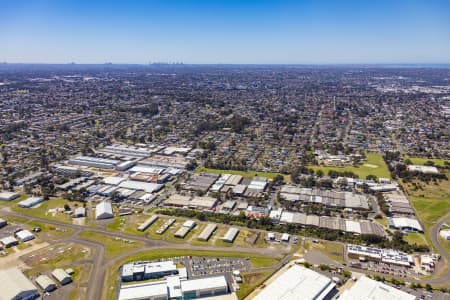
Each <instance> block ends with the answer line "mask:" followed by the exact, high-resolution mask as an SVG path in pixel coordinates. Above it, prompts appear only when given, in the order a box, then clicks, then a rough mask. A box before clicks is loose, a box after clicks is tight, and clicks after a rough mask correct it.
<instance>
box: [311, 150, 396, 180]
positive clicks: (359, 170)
mask: <svg viewBox="0 0 450 300" xmlns="http://www.w3.org/2000/svg"><path fill="white" fill-rule="evenodd" d="M366 157H367V162H364V163H362V165H361V166H359V167H354V166H345V167H325V166H308V167H309V168H311V169H313V170H314V171H317V170H322V171H323V172H324V173H325V175H328V172H329V171H330V170H333V171H338V172H344V171H351V172H353V173H355V174H357V175H358V176H359V178H366V177H367V175H375V176H377V177H378V178H391V174H390V172H389V169H388V167H387V165H386V163H385V162H384V160H383V156H382V155H381V154H378V153H366Z"/></svg>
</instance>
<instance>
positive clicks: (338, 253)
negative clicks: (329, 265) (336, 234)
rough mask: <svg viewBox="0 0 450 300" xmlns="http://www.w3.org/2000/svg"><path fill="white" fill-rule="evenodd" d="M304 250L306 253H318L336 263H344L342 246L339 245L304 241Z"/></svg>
mask: <svg viewBox="0 0 450 300" xmlns="http://www.w3.org/2000/svg"><path fill="white" fill-rule="evenodd" d="M305 249H306V250H308V251H312V250H315V251H320V252H322V253H323V254H325V255H326V256H327V257H328V258H329V259H331V260H334V261H337V262H339V263H343V262H344V257H343V256H344V246H343V245H342V244H340V243H337V242H328V241H321V242H319V243H314V242H311V241H306V242H305Z"/></svg>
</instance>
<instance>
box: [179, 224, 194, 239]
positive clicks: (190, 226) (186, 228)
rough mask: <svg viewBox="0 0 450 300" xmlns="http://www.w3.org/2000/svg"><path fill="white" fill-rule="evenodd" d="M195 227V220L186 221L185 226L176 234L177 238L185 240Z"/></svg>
mask: <svg viewBox="0 0 450 300" xmlns="http://www.w3.org/2000/svg"><path fill="white" fill-rule="evenodd" d="M195 225H197V224H196V223H195V221H193V220H187V221H185V222H184V223H183V226H182V227H181V228H180V229H179V230H178V231H177V232H176V233H175V237H177V238H182V239H183V238H184V237H185V236H186V235H187V234H188V233H189V231H191V230H192V229H193V228H194V227H195Z"/></svg>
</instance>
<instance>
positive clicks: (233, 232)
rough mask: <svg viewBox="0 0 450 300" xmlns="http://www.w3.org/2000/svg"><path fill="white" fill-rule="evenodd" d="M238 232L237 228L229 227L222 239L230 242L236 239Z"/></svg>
mask: <svg viewBox="0 0 450 300" xmlns="http://www.w3.org/2000/svg"><path fill="white" fill-rule="evenodd" d="M238 234H239V229H237V228H234V227H231V228H230V229H228V231H227V233H226V234H225V236H224V237H223V241H224V242H227V243H232V242H234V240H235V239H236V237H237V235H238Z"/></svg>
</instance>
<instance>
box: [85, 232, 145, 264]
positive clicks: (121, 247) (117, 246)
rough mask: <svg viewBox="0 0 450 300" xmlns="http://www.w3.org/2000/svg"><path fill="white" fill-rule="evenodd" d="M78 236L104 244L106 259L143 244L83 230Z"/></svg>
mask: <svg viewBox="0 0 450 300" xmlns="http://www.w3.org/2000/svg"><path fill="white" fill-rule="evenodd" d="M79 237H80V238H82V239H84V240H88V241H92V242H97V243H102V244H103V245H105V256H106V258H107V259H109V258H113V257H116V256H118V255H119V254H121V253H124V252H127V251H131V250H134V249H138V248H140V247H142V246H144V243H142V242H138V241H131V240H123V239H119V238H114V237H110V236H107V235H104V234H101V233H97V232H91V231H84V232H82V233H80V235H79Z"/></svg>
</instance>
